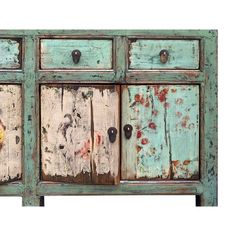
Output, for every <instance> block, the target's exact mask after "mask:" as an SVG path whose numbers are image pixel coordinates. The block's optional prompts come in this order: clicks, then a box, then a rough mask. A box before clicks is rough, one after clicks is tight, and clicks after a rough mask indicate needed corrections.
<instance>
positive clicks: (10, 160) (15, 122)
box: [0, 85, 22, 184]
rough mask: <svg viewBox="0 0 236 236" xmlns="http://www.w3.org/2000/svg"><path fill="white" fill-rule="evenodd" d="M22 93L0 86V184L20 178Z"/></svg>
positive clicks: (16, 88)
mask: <svg viewBox="0 0 236 236" xmlns="http://www.w3.org/2000/svg"><path fill="white" fill-rule="evenodd" d="M21 114H22V91H21V86H20V85H0V184H1V183H5V182H10V181H14V180H19V179H21V177H22V169H21V161H22V160H21V158H22V118H21Z"/></svg>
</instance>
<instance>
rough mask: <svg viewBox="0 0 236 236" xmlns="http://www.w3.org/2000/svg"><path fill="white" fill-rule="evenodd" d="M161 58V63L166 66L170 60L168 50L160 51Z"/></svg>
mask: <svg viewBox="0 0 236 236" xmlns="http://www.w3.org/2000/svg"><path fill="white" fill-rule="evenodd" d="M159 56H160V62H161V63H163V64H165V63H166V62H167V61H168V59H169V52H168V51H167V50H166V49H163V50H161V51H160V53H159Z"/></svg>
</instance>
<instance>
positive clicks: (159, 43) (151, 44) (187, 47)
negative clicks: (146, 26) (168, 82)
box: [129, 39, 199, 70]
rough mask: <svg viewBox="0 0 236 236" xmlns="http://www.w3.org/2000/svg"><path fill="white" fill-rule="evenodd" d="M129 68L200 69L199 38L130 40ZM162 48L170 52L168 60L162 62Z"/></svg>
mask: <svg viewBox="0 0 236 236" xmlns="http://www.w3.org/2000/svg"><path fill="white" fill-rule="evenodd" d="M129 44H130V49H129V61H130V64H129V68H130V69H136V70H155V69H156V70H157V69H198V68H199V40H153V39H152V40H148V39H135V40H133V41H132V40H131V41H130V43H129ZM161 50H167V51H168V52H169V56H168V60H167V62H166V63H162V62H161V60H160V55H159V54H160V52H161Z"/></svg>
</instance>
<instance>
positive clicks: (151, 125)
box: [148, 122, 157, 129]
mask: <svg viewBox="0 0 236 236" xmlns="http://www.w3.org/2000/svg"><path fill="white" fill-rule="evenodd" d="M148 127H149V128H150V129H156V127H157V126H156V124H155V123H154V122H150V123H149V124H148Z"/></svg>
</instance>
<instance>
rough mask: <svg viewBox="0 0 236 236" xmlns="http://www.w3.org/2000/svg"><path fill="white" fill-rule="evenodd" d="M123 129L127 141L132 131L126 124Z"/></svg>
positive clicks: (130, 126)
mask: <svg viewBox="0 0 236 236" xmlns="http://www.w3.org/2000/svg"><path fill="white" fill-rule="evenodd" d="M123 129H124V132H125V137H126V138H127V139H130V137H131V135H132V131H133V127H132V125H130V124H127V125H125V126H124V128H123Z"/></svg>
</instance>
